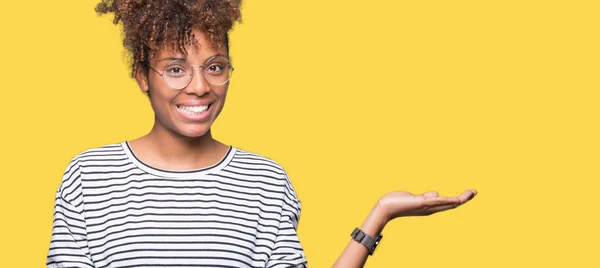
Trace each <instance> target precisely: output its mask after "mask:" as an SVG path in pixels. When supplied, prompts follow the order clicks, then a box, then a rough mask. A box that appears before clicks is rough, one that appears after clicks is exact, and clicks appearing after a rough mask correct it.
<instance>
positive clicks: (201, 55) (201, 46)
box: [154, 30, 227, 61]
mask: <svg viewBox="0 0 600 268" xmlns="http://www.w3.org/2000/svg"><path fill="white" fill-rule="evenodd" d="M192 33H193V34H194V36H193V40H192V42H191V44H185V45H184V46H183V47H179V45H178V44H176V43H171V44H167V45H165V46H163V47H162V48H161V49H158V50H157V51H156V52H155V54H154V55H155V57H154V59H155V60H159V61H160V60H161V59H165V58H182V59H187V60H190V61H204V60H206V59H208V58H210V57H213V56H215V55H218V54H221V55H226V53H227V52H226V49H225V45H222V46H219V47H217V46H215V45H213V43H212V42H211V41H210V40H209V38H208V35H207V34H205V33H204V32H202V31H200V30H193V31H192Z"/></svg>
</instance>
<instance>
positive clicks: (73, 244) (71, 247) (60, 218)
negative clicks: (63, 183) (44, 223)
mask: <svg viewBox="0 0 600 268" xmlns="http://www.w3.org/2000/svg"><path fill="white" fill-rule="evenodd" d="M46 265H47V266H48V268H59V267H85V268H90V267H91V268H94V265H93V263H92V260H91V258H90V253H89V247H88V244H87V233H86V228H85V221H84V219H83V217H82V216H81V211H79V210H78V209H77V208H76V207H75V206H73V205H72V204H71V203H69V202H67V201H66V200H65V199H64V198H63V197H62V196H60V194H57V197H56V201H55V205H54V225H53V227H52V240H51V241H50V250H49V251H48V258H47V260H46Z"/></svg>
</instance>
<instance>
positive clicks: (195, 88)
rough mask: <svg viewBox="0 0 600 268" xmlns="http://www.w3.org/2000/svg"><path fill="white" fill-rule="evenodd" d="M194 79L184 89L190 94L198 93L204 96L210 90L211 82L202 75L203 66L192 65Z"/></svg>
mask: <svg viewBox="0 0 600 268" xmlns="http://www.w3.org/2000/svg"><path fill="white" fill-rule="evenodd" d="M192 73H193V74H192V80H191V81H190V84H189V85H188V86H187V87H185V89H184V91H185V92H186V93H189V94H196V95H198V96H202V95H204V94H206V93H208V92H209V91H210V84H209V83H208V81H206V78H204V75H202V67H201V66H194V67H192Z"/></svg>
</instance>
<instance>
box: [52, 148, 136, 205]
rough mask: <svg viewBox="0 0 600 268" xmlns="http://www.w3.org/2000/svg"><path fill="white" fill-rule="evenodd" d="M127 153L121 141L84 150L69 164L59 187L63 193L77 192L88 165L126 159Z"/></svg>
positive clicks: (98, 164)
mask: <svg viewBox="0 0 600 268" xmlns="http://www.w3.org/2000/svg"><path fill="white" fill-rule="evenodd" d="M125 160H127V155H126V154H125V152H124V150H123V147H122V144H121V143H112V144H106V145H103V146H99V147H94V148H90V149H87V150H84V151H82V152H80V153H78V154H77V155H75V156H74V157H73V158H72V159H71V161H70V162H69V164H68V165H67V167H66V169H65V172H64V173H63V178H62V181H61V184H60V187H59V189H58V192H60V193H61V195H66V194H68V193H72V192H76V191H77V190H78V189H77V188H79V187H81V175H82V174H83V173H84V172H85V171H84V170H85V169H86V168H88V167H94V166H103V165H107V164H109V163H110V162H114V161H125Z"/></svg>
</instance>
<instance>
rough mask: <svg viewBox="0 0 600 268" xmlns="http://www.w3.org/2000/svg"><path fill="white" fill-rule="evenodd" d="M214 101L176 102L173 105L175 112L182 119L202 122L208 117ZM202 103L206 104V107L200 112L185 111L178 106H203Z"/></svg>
mask: <svg viewBox="0 0 600 268" xmlns="http://www.w3.org/2000/svg"><path fill="white" fill-rule="evenodd" d="M213 104H214V103H212V102H203V103H199V102H186V103H181V104H177V105H175V110H177V113H178V114H179V116H181V117H182V118H183V119H185V120H186V121H192V122H203V121H206V120H208V119H209V116H210V114H211V112H212V109H213V106H214V105H213ZM203 105H208V108H207V109H206V110H205V111H204V112H201V113H198V114H196V113H187V112H184V111H183V110H181V109H179V107H180V106H203Z"/></svg>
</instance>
